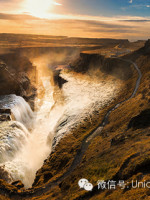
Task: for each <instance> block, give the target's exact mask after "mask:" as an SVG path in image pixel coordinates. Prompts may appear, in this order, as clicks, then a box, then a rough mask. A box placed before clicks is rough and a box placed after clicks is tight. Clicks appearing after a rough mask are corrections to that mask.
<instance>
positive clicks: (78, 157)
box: [11, 58, 142, 199]
mask: <svg viewBox="0 0 150 200" xmlns="http://www.w3.org/2000/svg"><path fill="white" fill-rule="evenodd" d="M117 59H119V60H122V61H126V62H128V63H130V64H132V65H133V66H134V68H135V70H136V71H137V73H138V79H137V81H136V86H135V88H134V91H133V93H132V95H131V96H130V97H129V98H128V99H126V100H124V101H122V102H120V103H118V104H116V105H115V106H114V107H113V108H111V109H110V110H108V112H107V113H106V115H105V117H104V119H103V121H102V122H101V123H100V124H99V125H98V126H97V127H96V128H95V129H94V130H93V131H92V132H90V134H89V135H87V136H86V137H85V138H84V139H83V141H82V144H81V147H80V149H79V150H78V151H77V154H76V156H75V158H74V160H73V162H72V165H71V166H70V167H69V169H68V170H67V172H65V173H64V174H63V175H62V176H61V177H59V178H57V179H56V180H55V181H53V182H50V183H47V184H46V185H45V186H44V187H41V188H37V189H35V190H34V192H33V193H32V192H31V191H30V189H29V190H28V191H25V192H22V193H20V194H12V195H11V197H12V198H13V199H24V198H26V197H33V196H34V197H35V196H39V195H42V194H43V193H46V192H48V191H49V190H50V189H51V188H53V187H55V186H57V185H59V184H60V183H61V182H62V181H63V180H64V179H65V178H66V177H68V176H69V175H70V174H71V173H72V172H73V171H74V170H75V168H76V167H77V166H78V165H79V164H80V162H81V160H82V158H83V155H84V153H85V152H86V150H87V149H88V146H89V145H90V143H91V142H92V140H93V139H94V138H95V137H96V136H97V135H99V134H100V133H101V132H102V130H103V128H104V127H105V125H106V124H107V122H108V118H109V115H110V114H111V112H112V111H114V110H115V109H117V108H118V107H119V106H120V105H121V104H122V103H124V102H126V101H128V100H130V99H131V98H133V97H134V96H135V95H136V93H137V90H138V88H139V85H140V82H141V78H142V73H141V71H140V69H139V68H138V66H137V64H136V63H134V62H133V61H130V60H125V59H121V58H117Z"/></svg>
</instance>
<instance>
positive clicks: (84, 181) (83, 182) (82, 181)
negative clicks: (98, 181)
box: [78, 178, 93, 191]
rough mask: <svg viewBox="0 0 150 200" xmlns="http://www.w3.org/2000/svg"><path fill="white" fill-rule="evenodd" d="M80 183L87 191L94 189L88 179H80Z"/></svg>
mask: <svg viewBox="0 0 150 200" xmlns="http://www.w3.org/2000/svg"><path fill="white" fill-rule="evenodd" d="M78 185H79V187H80V188H83V189H85V190H86V191H92V190H93V185H92V183H90V182H89V181H88V180H87V179H85V178H82V179H80V180H79V182H78Z"/></svg>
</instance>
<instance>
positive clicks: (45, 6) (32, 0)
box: [24, 0, 61, 18]
mask: <svg viewBox="0 0 150 200" xmlns="http://www.w3.org/2000/svg"><path fill="white" fill-rule="evenodd" d="M54 5H57V6H60V5H61V4H60V3H57V2H54V1H53V0H26V1H25V2H24V8H25V11H26V12H28V13H30V14H31V15H33V16H36V17H39V18H48V16H49V12H50V10H52V8H53V6H54Z"/></svg>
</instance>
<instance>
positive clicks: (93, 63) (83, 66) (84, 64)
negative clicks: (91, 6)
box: [70, 53, 104, 73]
mask: <svg viewBox="0 0 150 200" xmlns="http://www.w3.org/2000/svg"><path fill="white" fill-rule="evenodd" d="M103 62H104V56H101V55H98V54H85V53H81V54H80V57H79V58H78V59H77V60H75V61H74V62H72V63H71V64H70V67H71V68H72V69H73V70H74V71H76V72H81V73H86V72H87V71H88V70H89V69H91V68H95V69H96V68H100V67H102V65H103Z"/></svg>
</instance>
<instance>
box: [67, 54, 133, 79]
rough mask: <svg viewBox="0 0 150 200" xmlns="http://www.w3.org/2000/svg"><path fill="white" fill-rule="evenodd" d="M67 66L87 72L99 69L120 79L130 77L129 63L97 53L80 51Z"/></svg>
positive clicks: (76, 70) (80, 71)
mask: <svg viewBox="0 0 150 200" xmlns="http://www.w3.org/2000/svg"><path fill="white" fill-rule="evenodd" d="M69 66H70V68H71V69H72V70H74V71H75V72H79V73H87V72H89V71H90V73H92V71H96V70H100V71H102V72H103V73H105V74H109V75H112V76H115V77H116V78H119V79H121V80H128V79H129V78H131V77H132V68H131V67H130V63H128V62H127V61H123V60H119V59H117V58H105V57H104V56H102V55H99V54H84V53H81V54H80V57H79V58H78V59H77V60H75V61H73V62H72V63H71V64H70V65H69Z"/></svg>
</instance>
